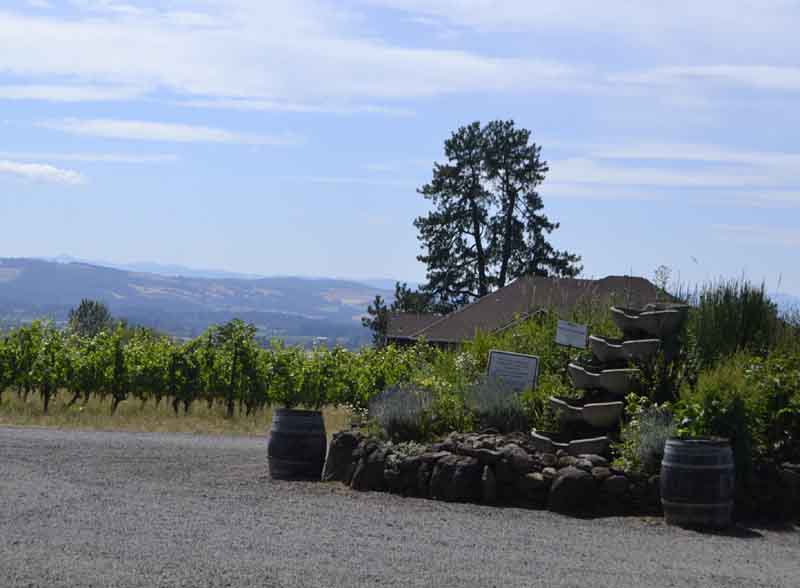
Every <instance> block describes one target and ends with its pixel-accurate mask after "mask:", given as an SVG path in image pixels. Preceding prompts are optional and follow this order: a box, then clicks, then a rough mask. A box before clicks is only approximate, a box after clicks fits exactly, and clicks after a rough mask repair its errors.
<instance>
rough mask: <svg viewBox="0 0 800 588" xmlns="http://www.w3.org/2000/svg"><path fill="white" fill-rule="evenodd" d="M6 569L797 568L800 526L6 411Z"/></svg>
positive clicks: (242, 580)
mask: <svg viewBox="0 0 800 588" xmlns="http://www.w3.org/2000/svg"><path fill="white" fill-rule="evenodd" d="M0 504H1V505H2V507H1V508H0V586H3V587H10V586H42V587H45V586H47V587H51V586H104V587H105V586H192V587H195V586H325V587H331V586H459V587H463V586H586V587H601V586H613V587H616V588H619V587H624V586H648V587H660V586H698V587H700V586H702V587H712V586H725V587H730V586H749V587H751V586H787V587H789V586H791V587H797V586H800V534H798V533H796V532H795V531H786V530H784V531H770V530H764V529H756V530H752V531H739V532H737V533H733V534H730V535H727V536H721V535H703V534H700V533H696V532H692V531H685V530H679V529H673V528H669V527H666V526H665V525H664V524H663V523H662V522H661V521H660V520H659V519H641V518H607V519H595V520H580V519H572V518H567V517H563V516H559V515H554V514H551V513H548V512H539V511H526V510H519V509H511V508H508V509H499V508H489V507H482V506H475V505H466V504H447V503H441V502H434V501H428V500H419V499H404V498H400V497H396V496H391V495H388V494H357V493H354V492H352V491H350V490H349V489H347V488H345V487H343V486H342V485H339V484H321V483H317V484H314V483H288V482H273V481H271V480H270V479H269V477H268V476H267V471H266V445H265V440H264V439H255V438H226V437H203V436H191V435H165V434H133V433H102V432H77V431H57V430H47V429H22V428H0Z"/></svg>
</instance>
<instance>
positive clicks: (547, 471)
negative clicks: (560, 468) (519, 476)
mask: <svg viewBox="0 0 800 588" xmlns="http://www.w3.org/2000/svg"><path fill="white" fill-rule="evenodd" d="M542 475H543V476H544V477H545V478H548V479H550V480H555V479H556V477H558V472H557V471H556V468H544V469H543V470H542Z"/></svg>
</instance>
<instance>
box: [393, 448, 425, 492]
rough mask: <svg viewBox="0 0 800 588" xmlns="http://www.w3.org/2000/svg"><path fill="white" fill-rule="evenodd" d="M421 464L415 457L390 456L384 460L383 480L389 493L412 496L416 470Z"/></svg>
mask: <svg viewBox="0 0 800 588" xmlns="http://www.w3.org/2000/svg"><path fill="white" fill-rule="evenodd" d="M421 463H422V462H420V460H419V459H418V458H416V457H406V458H399V457H397V456H394V455H392V456H390V457H389V458H387V460H386V467H385V469H384V470H383V479H384V480H385V482H386V486H387V488H388V489H389V492H395V493H398V494H413V493H414V492H415V491H416V485H417V470H418V469H419V466H420V464H421Z"/></svg>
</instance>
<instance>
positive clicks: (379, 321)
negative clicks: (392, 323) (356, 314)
mask: <svg viewBox="0 0 800 588" xmlns="http://www.w3.org/2000/svg"><path fill="white" fill-rule="evenodd" d="M361 324H362V325H363V326H364V327H365V328H367V329H370V330H371V331H372V344H373V345H374V346H375V347H383V346H384V345H385V344H386V332H387V330H388V328H389V308H388V307H387V306H386V302H384V300H383V297H382V296H380V295H379V294H378V295H376V296H375V300H373V301H372V304H370V305H369V306H368V307H367V316H365V317H362V318H361Z"/></svg>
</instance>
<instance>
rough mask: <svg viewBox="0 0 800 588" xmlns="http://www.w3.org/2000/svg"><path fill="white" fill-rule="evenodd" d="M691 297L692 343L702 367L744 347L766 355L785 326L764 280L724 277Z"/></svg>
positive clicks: (690, 328) (742, 349)
mask: <svg viewBox="0 0 800 588" xmlns="http://www.w3.org/2000/svg"><path fill="white" fill-rule="evenodd" d="M689 300H690V302H692V303H693V308H692V311H691V313H690V315H689V326H688V330H689V343H690V347H691V352H692V353H693V354H694V355H695V357H696V361H697V363H698V365H699V366H700V367H708V366H712V365H714V363H715V362H717V361H718V360H720V359H724V358H726V357H730V356H732V355H734V354H735V353H737V352H740V351H743V352H747V353H751V354H756V355H765V354H766V353H767V352H768V351H769V350H770V348H772V347H773V346H774V345H775V343H776V342H777V341H778V340H779V338H780V336H781V332H782V330H783V329H785V325H783V324H782V322H781V321H780V319H779V318H778V310H777V307H776V305H775V304H774V303H773V302H772V301H771V300H770V299H769V297H768V296H767V294H766V292H765V291H764V285H763V284H761V286H759V287H756V286H754V285H752V284H750V283H749V282H746V281H744V280H723V281H719V282H716V283H710V284H706V285H705V286H703V287H702V288H701V289H700V290H699V291H697V292H695V293H694V294H693V295H691V296H690V297H689Z"/></svg>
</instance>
